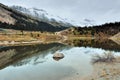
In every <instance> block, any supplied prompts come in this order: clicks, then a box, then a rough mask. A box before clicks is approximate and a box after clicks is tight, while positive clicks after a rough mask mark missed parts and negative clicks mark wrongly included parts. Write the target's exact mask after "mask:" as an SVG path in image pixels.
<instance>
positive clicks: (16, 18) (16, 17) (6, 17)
mask: <svg viewBox="0 0 120 80" xmlns="http://www.w3.org/2000/svg"><path fill="white" fill-rule="evenodd" d="M0 28H7V29H16V30H29V31H48V32H56V31H60V30H64V29H66V27H64V26H57V25H56V26H53V25H51V24H49V23H45V22H42V21H39V20H37V19H35V18H33V17H31V16H29V15H26V14H23V13H21V12H19V11H16V10H13V9H11V8H9V7H7V6H5V5H3V4H1V3H0Z"/></svg>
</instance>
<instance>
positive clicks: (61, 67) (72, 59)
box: [0, 40, 120, 80]
mask: <svg viewBox="0 0 120 80" xmlns="http://www.w3.org/2000/svg"><path fill="white" fill-rule="evenodd" d="M64 43H65V45H64V44H61V43H49V44H39V45H29V46H9V47H5V46H3V47H1V48H0V69H1V70H0V80H8V79H9V80H21V79H22V80H40V79H41V80H90V79H91V80H92V79H94V80H100V79H107V78H109V79H110V75H112V76H113V77H115V80H118V79H117V78H119V77H117V76H120V71H119V70H118V67H119V66H120V64H119V57H120V45H118V44H116V43H114V42H113V41H106V40H104V41H95V40H73V41H66V42H64ZM57 51H58V52H61V53H63V54H64V55H65V57H64V58H63V59H60V60H59V61H55V60H58V59H55V60H54V59H53V54H54V53H55V52H57ZM105 52H111V53H113V54H114V55H115V56H117V57H118V58H117V59H118V62H115V65H113V64H114V63H106V62H105V61H104V62H103V61H102V62H100V63H99V61H100V60H101V59H102V57H100V58H101V59H96V58H95V59H94V58H93V55H98V58H99V56H100V55H103V54H104V53H105ZM93 59H94V60H97V61H94V62H95V63H94V64H93V63H92V60H93ZM103 59H104V58H103ZM105 59H106V58H105ZM98 60H99V61H98ZM96 62H97V63H96ZM112 70H115V72H113V71H112ZM12 71H13V72H12ZM106 71H108V72H107V73H106ZM104 72H105V73H104ZM114 73H115V74H114ZM99 74H100V75H99ZM108 74H109V76H108ZM14 75H16V76H14ZM26 76H29V77H26ZM112 79H113V78H111V80H112Z"/></svg>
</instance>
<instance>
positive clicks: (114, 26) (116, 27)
mask: <svg viewBox="0 0 120 80" xmlns="http://www.w3.org/2000/svg"><path fill="white" fill-rule="evenodd" d="M74 29H75V30H74V34H75V35H93V36H104V35H107V36H111V35H112V36H113V35H115V34H117V33H118V32H120V22H115V23H106V24H103V25H98V26H89V27H76V28H74Z"/></svg>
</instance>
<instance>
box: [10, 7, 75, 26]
mask: <svg viewBox="0 0 120 80" xmlns="http://www.w3.org/2000/svg"><path fill="white" fill-rule="evenodd" d="M11 8H12V9H15V10H17V11H20V12H22V13H24V14H27V15H30V16H33V17H35V18H36V19H38V20H40V21H43V22H47V23H49V24H51V25H59V26H60V25H61V26H66V27H71V26H73V25H72V24H70V23H69V21H68V20H67V19H64V18H61V17H60V16H54V15H52V14H49V13H48V12H47V11H45V10H43V9H38V8H25V7H22V6H15V5H14V6H11Z"/></svg>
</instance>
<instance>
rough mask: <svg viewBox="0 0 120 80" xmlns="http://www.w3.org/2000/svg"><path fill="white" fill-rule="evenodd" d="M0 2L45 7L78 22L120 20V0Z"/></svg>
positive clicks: (22, 0) (24, 0) (16, 0)
mask: <svg viewBox="0 0 120 80" xmlns="http://www.w3.org/2000/svg"><path fill="white" fill-rule="evenodd" d="M0 3H3V4H6V5H10V6H11V5H20V6H24V7H27V8H31V7H36V8H40V9H44V10H46V11H47V12H48V13H50V14H54V15H58V16H61V17H62V18H68V19H70V20H74V21H76V22H77V23H78V24H79V23H80V22H82V21H83V20H84V19H90V20H92V21H94V22H95V23H96V24H103V23H105V22H115V21H120V0H0Z"/></svg>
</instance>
